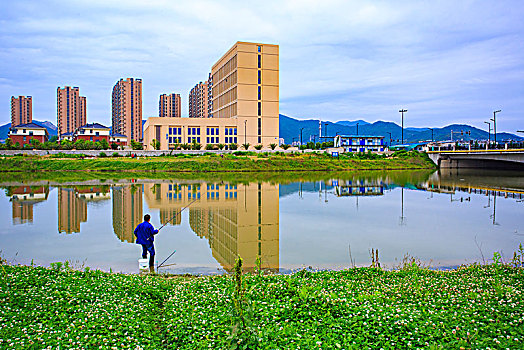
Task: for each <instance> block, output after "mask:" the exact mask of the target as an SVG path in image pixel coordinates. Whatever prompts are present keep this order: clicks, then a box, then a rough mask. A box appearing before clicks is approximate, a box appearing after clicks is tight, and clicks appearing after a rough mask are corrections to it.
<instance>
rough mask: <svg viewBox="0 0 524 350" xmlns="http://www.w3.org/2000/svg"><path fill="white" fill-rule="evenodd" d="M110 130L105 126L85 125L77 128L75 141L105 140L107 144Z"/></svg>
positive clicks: (97, 124)
mask: <svg viewBox="0 0 524 350" xmlns="http://www.w3.org/2000/svg"><path fill="white" fill-rule="evenodd" d="M110 130H111V129H110V128H109V127H107V126H104V125H102V124H99V123H91V124H86V125H84V126H81V127H79V128H78V129H77V130H76V132H75V136H76V140H85V141H93V142H97V141H102V140H106V141H107V142H109V131H110Z"/></svg>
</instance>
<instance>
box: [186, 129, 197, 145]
mask: <svg viewBox="0 0 524 350" xmlns="http://www.w3.org/2000/svg"><path fill="white" fill-rule="evenodd" d="M187 134H188V135H200V128H187ZM199 139H200V137H199ZM199 142H200V141H199Z"/></svg>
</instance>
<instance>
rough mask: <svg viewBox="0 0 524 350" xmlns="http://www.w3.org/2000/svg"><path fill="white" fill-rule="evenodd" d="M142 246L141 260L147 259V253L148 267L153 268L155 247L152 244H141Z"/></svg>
mask: <svg viewBox="0 0 524 350" xmlns="http://www.w3.org/2000/svg"><path fill="white" fill-rule="evenodd" d="M141 246H142V258H144V259H146V258H147V252H149V267H154V266H155V246H154V245H153V244H141Z"/></svg>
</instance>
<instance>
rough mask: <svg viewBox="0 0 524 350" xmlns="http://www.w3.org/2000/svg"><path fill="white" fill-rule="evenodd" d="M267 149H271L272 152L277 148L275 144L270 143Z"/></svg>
mask: <svg viewBox="0 0 524 350" xmlns="http://www.w3.org/2000/svg"><path fill="white" fill-rule="evenodd" d="M269 147H271V149H272V150H275V148H277V144H276V143H270V144H269Z"/></svg>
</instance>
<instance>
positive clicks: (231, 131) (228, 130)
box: [226, 128, 237, 135]
mask: <svg viewBox="0 0 524 350" xmlns="http://www.w3.org/2000/svg"><path fill="white" fill-rule="evenodd" d="M236 134H237V128H226V135H236Z"/></svg>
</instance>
